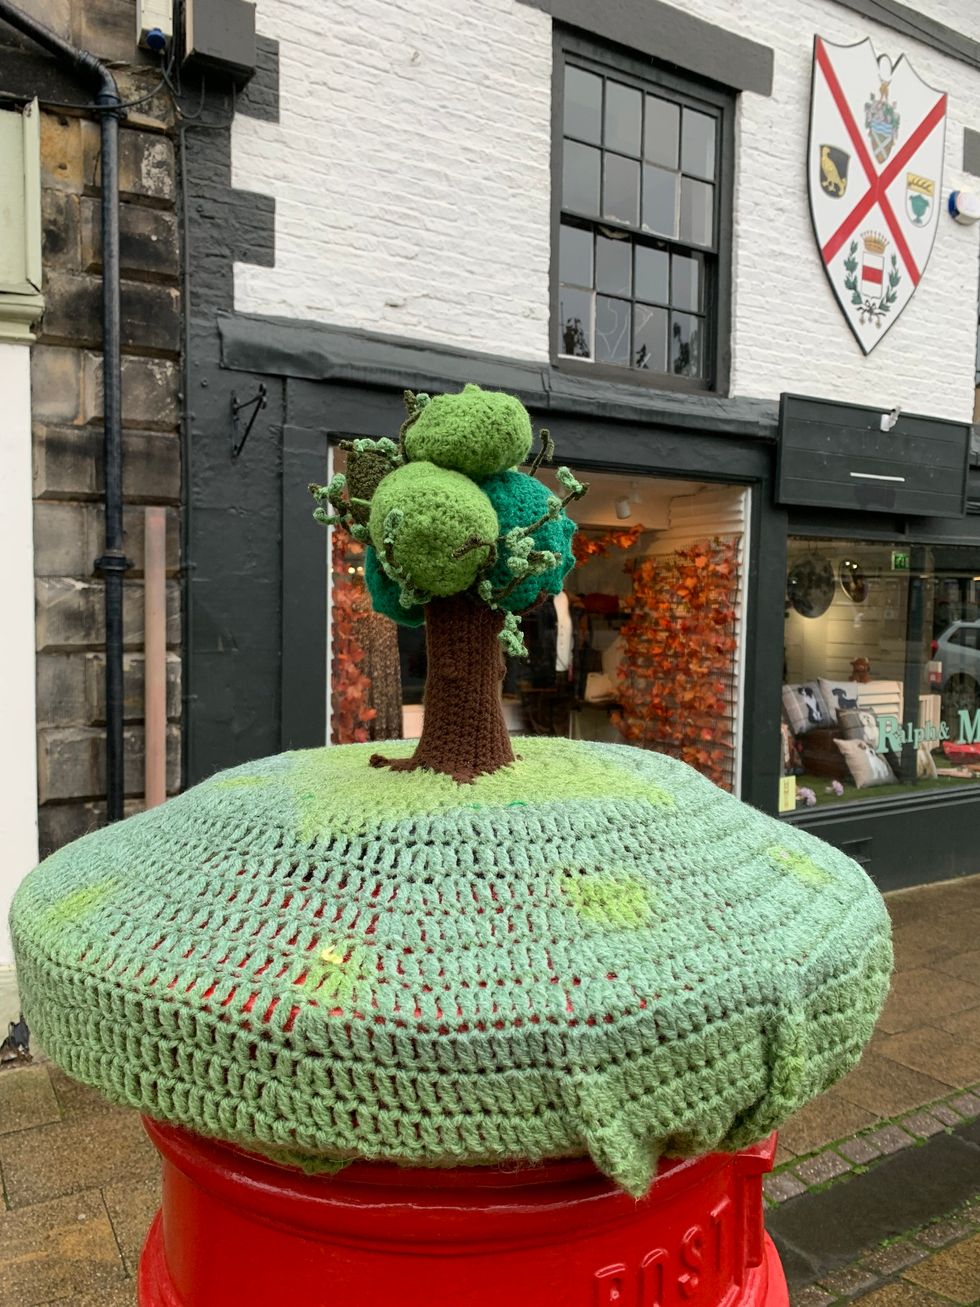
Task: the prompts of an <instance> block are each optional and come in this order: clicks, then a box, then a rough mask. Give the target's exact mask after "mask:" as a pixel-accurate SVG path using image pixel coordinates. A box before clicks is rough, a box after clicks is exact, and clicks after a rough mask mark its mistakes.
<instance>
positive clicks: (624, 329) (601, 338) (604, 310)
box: [595, 295, 630, 366]
mask: <svg viewBox="0 0 980 1307" xmlns="http://www.w3.org/2000/svg"><path fill="white" fill-rule="evenodd" d="M595 356H596V361H597V362H598V363H621V364H623V365H624V366H628V365H629V361H630V303H629V300H611V299H607V298H606V296H605V295H597V296H596V301H595Z"/></svg>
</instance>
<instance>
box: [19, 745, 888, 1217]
mask: <svg viewBox="0 0 980 1307" xmlns="http://www.w3.org/2000/svg"><path fill="white" fill-rule="evenodd" d="M515 745H516V747H517V751H518V753H519V754H520V758H519V760H518V761H517V762H516V763H515V764H514V765H512V766H509V767H504V768H503V769H501V770H499V771H497V772H495V773H493V774H492V775H486V776H481V777H478V778H477V779H476V780H475V781H474V782H473V784H472V785H458V784H457V783H456V782H454V781H453V780H452V779H451V778H450V777H448V776H445V775H440V774H436V773H432V772H426V771H416V772H414V773H410V774H406V773H399V772H393V771H390V770H378V769H375V768H372V767H370V766H369V765H368V758H369V754H370V751H371V746H369V745H364V746H361V745H351V746H347V747H343V748H331V749H316V750H311V751H308V752H299V753H288V754H283V755H281V756H279V757H275V758H269V759H265V760H264V761H260V762H254V763H250V764H248V765H245V766H241V767H237V768H235V769H233V770H231V771H226V772H224V773H222V774H220V775H218V776H215V777H213V778H212V779H211V780H209V781H206V782H205V783H203V784H201V785H198V786H197V787H196V788H194V789H192V790H190V791H188V792H187V793H185V794H183V795H181V796H180V797H178V798H175V799H172V800H171V801H170V802H169V803H167V804H166V805H165V806H164V807H161V808H157V809H155V810H153V811H151V812H148V813H145V814H142V815H140V816H136V817H133V818H131V819H129V820H128V821H124V822H122V823H120V824H119V825H116V826H112V827H110V828H108V829H106V830H102V831H99V832H97V833H95V834H92V835H88V836H86V837H85V838H84V839H81V840H79V841H77V843H75V844H72V845H70V846H68V847H67V848H64V849H62V850H61V851H60V852H58V853H56V854H54V855H53V856H52V857H50V858H48V859H47V860H46V861H45V862H44V863H42V864H41V866H39V867H38V868H37V869H36V870H35V871H34V872H32V873H31V874H30V875H29V876H28V877H27V879H26V880H25V882H24V883H23V885H22V886H21V888H20V890H19V892H18V894H17V896H16V900H15V903H14V908H13V912H12V918H11V921H12V929H13V934H14V940H15V947H16V953H17V965H18V980H19V983H20V986H21V990H22V995H23V1002H24V1010H25V1013H26V1015H27V1018H28V1020H29V1022H30V1024H31V1026H32V1027H33V1028H34V1029H35V1031H36V1034H37V1037H38V1039H39V1042H40V1043H41V1045H42V1046H43V1047H44V1048H45V1050H46V1051H47V1052H48V1053H50V1055H51V1056H52V1057H53V1058H54V1059H55V1060H56V1061H57V1062H59V1063H60V1064H61V1065H62V1066H63V1067H64V1068H65V1070H66V1071H68V1072H69V1073H70V1074H71V1075H73V1076H75V1077H76V1078H77V1079H79V1080H81V1081H84V1082H86V1083H87V1084H90V1085H94V1086H96V1087H98V1088H99V1089H101V1090H102V1091H103V1092H104V1093H105V1094H106V1095H107V1096H108V1097H109V1098H111V1099H113V1100H115V1101H116V1102H120V1103H128V1104H131V1105H132V1106H134V1107H138V1108H140V1109H141V1110H142V1111H144V1112H146V1113H148V1114H149V1115H151V1116H154V1117H158V1118H161V1119H164V1120H169V1121H175V1122H179V1123H181V1124H183V1125H185V1126H188V1127H190V1128H192V1129H194V1130H197V1131H200V1132H202V1133H204V1134H208V1135H213V1136H219V1137H222V1138H225V1139H229V1140H233V1141H236V1142H238V1143H239V1144H242V1145H244V1146H245V1147H247V1148H251V1149H254V1150H258V1151H262V1152H265V1153H267V1154H270V1155H272V1156H278V1157H281V1158H283V1159H289V1160H293V1161H300V1162H302V1163H303V1164H304V1165H310V1166H313V1167H315V1166H325V1165H332V1164H336V1163H338V1162H342V1161H343V1160H344V1159H350V1158H354V1157H359V1158H378V1159H386V1160H393V1161H398V1162H402V1163H408V1164H414V1165H435V1166H451V1165H461V1164H476V1163H493V1162H500V1161H510V1160H512V1159H533V1160H537V1159H542V1158H553V1157H560V1156H568V1155H581V1154H584V1153H589V1154H591V1156H592V1157H593V1158H594V1160H595V1162H596V1164H597V1165H598V1166H599V1167H600V1168H602V1169H603V1170H604V1171H605V1172H607V1173H608V1174H609V1175H610V1176H612V1177H613V1178H614V1179H615V1180H616V1181H618V1182H619V1183H620V1184H621V1185H623V1186H624V1187H625V1188H627V1189H628V1190H629V1191H630V1192H632V1193H634V1194H640V1193H642V1192H644V1190H645V1189H646V1188H647V1186H648V1185H649V1183H650V1180H651V1178H652V1176H653V1174H654V1170H655V1166H656V1161H657V1158H658V1156H659V1155H660V1154H661V1153H667V1154H670V1155H681V1156H684V1155H691V1154H698V1153H704V1152H707V1151H709V1150H711V1149H716V1148H722V1149H737V1148H740V1147H743V1146H745V1145H748V1144H749V1143H751V1142H753V1141H756V1140H758V1139H760V1138H763V1137H764V1136H766V1135H767V1134H768V1133H769V1132H770V1131H771V1130H772V1129H773V1128H774V1127H776V1126H778V1125H779V1124H780V1122H781V1121H783V1120H784V1119H785V1118H786V1117H787V1116H788V1115H789V1114H790V1113H791V1112H793V1111H794V1110H795V1109H797V1108H798V1107H800V1106H801V1105H802V1104H803V1103H805V1102H806V1101H807V1100H808V1099H810V1098H812V1097H813V1096H814V1095H815V1094H818V1093H820V1092H821V1091H822V1090H824V1089H826V1088H827V1087H828V1085H830V1084H831V1083H832V1082H833V1081H834V1080H836V1079H837V1078H838V1077H839V1076H840V1075H842V1074H843V1073H844V1072H845V1071H847V1069H848V1068H849V1067H850V1066H851V1065H852V1064H853V1063H854V1062H855V1061H856V1060H857V1058H858V1056H859V1055H860V1052H861V1049H862V1047H863V1045H864V1043H865V1042H866V1040H867V1039H868V1037H869V1036H870V1034H871V1031H872V1027H873V1025H874V1022H875V1019H876V1016H877V1014H878V1011H879V1009H880V1007H881V1004H882V1002H883V1000H884V997H885V993H886V990H887V986H888V977H889V972H890V967H891V943H890V934H889V925H888V918H887V914H886V912H885V909H884V905H883V903H882V900H881V898H880V896H879V895H878V893H877V892H876V890H875V889H874V887H873V886H872V884H871V882H870V881H869V880H868V878H867V877H866V876H865V874H864V872H863V871H862V870H861V869H860V867H858V866H857V865H856V864H855V863H854V862H852V861H850V860H849V859H848V858H846V857H845V856H844V855H843V854H841V853H840V852H838V851H837V850H835V849H833V848H831V847H829V846H828V845H826V844H823V843H821V842H820V841H818V840H816V839H814V838H812V837H810V836H808V835H806V834H805V833H803V832H801V831H799V830H796V829H794V828H793V827H792V826H788V825H784V824H783V823H781V822H778V821H776V820H774V819H772V818H769V817H766V816H763V815H761V814H760V813H758V812H757V811H755V810H754V809H752V808H750V807H748V806H746V805H744V804H741V803H739V802H737V801H736V800H735V799H733V798H731V797H730V796H728V795H726V794H724V793H723V792H722V791H721V790H719V789H717V788H716V787H715V786H714V785H712V784H710V783H709V782H708V781H707V780H705V779H703V778H702V777H700V776H699V775H698V774H697V773H695V772H694V771H692V770H691V769H690V768H688V767H687V766H685V765H684V764H682V763H679V762H676V761H673V760H671V759H669V758H666V757H663V756H661V755H658V754H655V753H649V752H646V751H642V750H638V749H633V748H630V747H627V746H623V745H599V744H586V743H572V742H569V741H562V740H552V739H548V740H544V739H526V740H519V741H515ZM411 747H412V746H411V745H409V744H395V745H392V746H390V751H391V753H392V754H393V755H394V756H396V757H404V756H407V755H408V754H409V752H410V750H411Z"/></svg>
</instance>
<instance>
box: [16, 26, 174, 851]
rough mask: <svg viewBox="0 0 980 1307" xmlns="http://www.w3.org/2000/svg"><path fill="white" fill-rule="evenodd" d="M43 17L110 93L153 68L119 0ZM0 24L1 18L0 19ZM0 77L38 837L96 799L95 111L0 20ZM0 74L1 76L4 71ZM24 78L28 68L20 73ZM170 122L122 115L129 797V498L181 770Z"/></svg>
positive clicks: (132, 773) (133, 777)
mask: <svg viewBox="0 0 980 1307" xmlns="http://www.w3.org/2000/svg"><path fill="white" fill-rule="evenodd" d="M23 7H24V8H25V9H29V10H30V11H31V12H33V13H34V14H35V15H36V16H37V17H39V18H41V19H42V20H43V21H44V22H46V23H47V24H48V25H49V26H50V27H52V28H53V29H54V30H55V31H56V32H58V34H59V35H61V36H63V37H64V38H65V39H67V40H70V41H72V42H73V43H75V44H76V45H79V46H83V47H85V48H87V49H89V50H91V52H92V53H94V54H96V55H98V56H100V57H101V58H104V59H108V60H110V61H112V62H113V64H114V72H115V75H116V77H117V80H118V82H119V86H120V91H121V93H122V96H123V98H124V99H130V98H136V97H137V96H140V95H143V94H145V93H146V92H147V91H148V90H150V89H152V88H153V87H154V86H155V85H157V83H158V80H159V75H158V72H157V70H156V68H155V67H154V66H153V64H152V63H150V62H149V61H148V60H147V59H145V58H144V56H143V55H142V53H141V52H139V51H138V50H137V48H136V32H135V29H136V17H135V5H134V3H132V2H131V0H33V3H24V4H23ZM0 26H2V25H0ZM0 43H2V44H3V45H4V46H6V53H7V58H4V50H3V49H0V89H13V90H14V91H15V92H16V93H17V94H33V93H36V94H38V95H39V96H40V98H41V102H42V107H43V109H44V112H43V116H42V120H41V178H42V188H43V189H42V220H43V230H44V287H43V289H44V296H45V312H44V317H43V320H42V322H41V323H40V324H39V326H38V328H37V329H36V332H37V343H36V344H35V345H34V347H33V349H32V415H33V456H34V536H35V574H36V599H37V719H38V800H39V805H40V806H39V828H40V829H39V834H40V846H41V853H42V855H43V854H45V853H47V852H50V851H51V850H53V849H54V848H57V847H58V846H60V845H61V844H63V843H65V842H66V841H67V840H70V839H73V838H75V837H76V836H78V835H80V834H82V833H84V832H85V831H86V830H89V829H91V828H92V827H94V826H96V825H98V824H99V823H100V822H101V821H102V820H103V819H104V813H105V800H104V795H105V725H104V724H105V686H104V669H105V660H104V643H103V642H104V637H105V628H104V589H103V584H102V581H101V579H100V578H99V577H98V576H97V575H96V574H95V571H94V568H93V563H94V560H95V559H96V558H97V557H98V556H99V554H100V553H101V552H102V548H103V500H102V493H103V473H102V357H101V353H100V346H101V278H100V272H101V266H100V212H99V195H100V157H99V155H100V151H99V126H98V123H97V122H96V121H95V120H94V119H91V118H89V117H87V116H86V115H84V114H83V113H80V112H78V111H77V110H71V109H64V110H59V109H57V108H54V107H53V104H55V103H65V102H79V103H83V102H84V101H85V100H86V99H87V98H88V93H87V90H86V88H85V87H84V86H82V85H80V84H79V83H78V82H77V81H75V80H72V79H71V78H66V76H65V75H64V74H63V73H62V72H60V71H59V70H58V69H57V66H56V65H55V64H54V62H53V61H52V60H50V59H48V58H47V57H46V56H44V55H40V54H38V53H37V52H36V51H34V50H33V49H32V48H31V47H29V46H28V45H26V44H22V45H21V51H22V52H23V53H22V54H21V55H20V57H19V58H18V56H17V54H15V53H13V47H15V46H16V45H17V42H16V40H15V39H14V38H13V37H12V35H11V34H10V33H9V29H7V28H3V29H2V34H0ZM11 83H14V85H13V87H11ZM30 83H33V84H30ZM175 137H176V133H175V123H174V116H173V111H172V108H171V105H170V101H169V99H168V98H167V97H165V96H163V95H157V96H156V97H154V98H153V99H152V100H150V101H149V102H147V103H145V104H142V105H139V106H137V107H134V108H133V109H130V110H129V111H128V114H127V117H126V119H125V120H124V122H123V124H122V127H121V131H120V174H121V176H120V201H121V203H120V230H121V260H122V278H123V282H122V341H123V354H124V359H123V371H122V382H123V428H124V431H123V489H124V497H125V511H124V526H125V546H124V547H125V550H126V555H127V557H128V558H129V559H130V560H131V561H132V563H133V567H132V568H131V570H130V571H129V572H128V573H127V575H126V579H125V582H124V588H125V594H124V624H125V626H124V631H125V635H124V639H125V668H124V690H125V706H124V711H125V765H126V794H127V811H130V810H133V809H135V808H138V807H139V806H140V796H141V795H142V793H143V780H144V777H143V726H142V717H143V670H144V669H143V655H142V643H143V576H142V568H143V506H144V505H148V504H156V505H166V506H167V507H168V509H169V511H168V514H167V568H168V581H167V588H168V594H167V600H168V603H167V611H168V622H167V644H168V668H167V670H168V716H169V718H170V729H169V739H168V789H172V790H173V789H176V788H177V786H178V784H179V778H180V768H179V746H180V716H181V700H180V655H179V649H180V637H181V627H180V593H179V580H178V575H179V566H180V555H179V551H180V523H179V504H180V494H181V476H180V436H179V400H180V396H179V385H180V382H179V376H180V372H179V359H180V342H181V321H180V298H181V297H180V239H179V222H178V212H177V199H178V195H177V179H176V162H175Z"/></svg>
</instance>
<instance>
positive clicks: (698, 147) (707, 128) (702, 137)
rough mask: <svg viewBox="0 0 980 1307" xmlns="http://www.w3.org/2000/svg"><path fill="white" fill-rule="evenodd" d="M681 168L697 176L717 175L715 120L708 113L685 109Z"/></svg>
mask: <svg viewBox="0 0 980 1307" xmlns="http://www.w3.org/2000/svg"><path fill="white" fill-rule="evenodd" d="M681 168H682V169H683V170H684V172H691V173H693V174H694V175H695V177H707V178H708V180H709V181H711V180H713V179H714V175H715V120H714V118H709V117H708V115H707V114H706V113H695V111H694V110H693V109H685V110H684V127H683V132H682V135H681Z"/></svg>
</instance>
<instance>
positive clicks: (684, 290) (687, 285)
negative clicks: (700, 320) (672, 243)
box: [670, 254, 701, 313]
mask: <svg viewBox="0 0 980 1307" xmlns="http://www.w3.org/2000/svg"><path fill="white" fill-rule="evenodd" d="M671 267H672V270H673V280H672V282H671V286H670V302H671V304H673V306H674V308H676V309H691V310H693V312H695V313H697V311H698V310H699V309H700V307H701V260H700V259H697V258H694V259H689V258H688V257H687V256H686V255H684V254H675V255H674V257H673V259H672V261H671Z"/></svg>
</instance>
